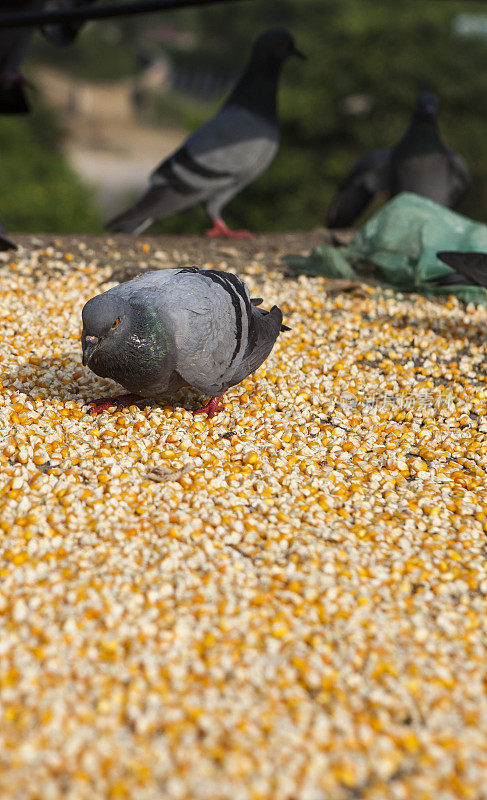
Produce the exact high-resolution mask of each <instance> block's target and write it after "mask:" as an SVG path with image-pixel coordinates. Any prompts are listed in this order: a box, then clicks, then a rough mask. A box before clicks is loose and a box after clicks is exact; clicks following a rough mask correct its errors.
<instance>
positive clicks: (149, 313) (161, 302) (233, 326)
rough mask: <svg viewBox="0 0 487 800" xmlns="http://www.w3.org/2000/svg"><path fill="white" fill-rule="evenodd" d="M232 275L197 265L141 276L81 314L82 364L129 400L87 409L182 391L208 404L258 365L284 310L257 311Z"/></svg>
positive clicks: (211, 408) (213, 407)
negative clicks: (190, 390) (204, 398)
mask: <svg viewBox="0 0 487 800" xmlns="http://www.w3.org/2000/svg"><path fill="white" fill-rule="evenodd" d="M260 302H261V301H260V299H258V300H254V301H251V299H250V297H249V293H248V290H247V287H246V286H245V284H244V282H243V281H242V280H240V278H238V277H237V276H236V275H233V274H232V273H230V272H221V271H219V270H200V269H198V267H185V268H183V269H167V270H160V271H156V272H150V273H148V274H146V275H141V276H139V277H138V278H135V279H134V280H132V281H128V282H127V283H122V284H120V285H119V286H115V287H114V288H113V289H109V290H108V291H107V292H105V293H104V294H100V295H97V296H96V297H93V298H92V299H91V300H89V301H88V302H87V303H86V305H85V306H84V308H83V331H82V334H81V343H82V348H83V364H84V365H87V366H88V367H89V368H90V369H91V370H92V371H93V372H94V373H95V374H96V375H100V376H101V377H103V378H111V379H112V380H114V381H117V382H118V383H120V384H122V386H124V387H125V388H126V389H128V391H129V392H130V394H128V395H122V396H121V397H108V398H102V399H101V400H98V401H96V402H95V403H94V404H93V411H103V410H105V409H107V408H109V407H110V406H114V405H115V406H116V407H117V408H124V407H126V406H130V405H132V404H141V402H142V401H141V398H144V397H160V396H161V395H166V394H169V393H172V392H173V391H175V390H176V389H178V388H180V387H182V386H185V385H186V386H188V385H189V386H193V387H195V388H196V389H198V390H199V391H201V392H204V393H205V394H207V395H211V400H210V401H209V402H208V404H207V405H206V406H204V408H201V409H199V410H198V412H195V413H200V412H205V413H207V414H208V417H209V418H211V417H213V416H214V414H215V413H216V412H217V411H218V410H219V407H218V404H219V400H220V398H221V396H222V395H223V393H224V392H226V390H227V389H228V388H229V387H230V386H235V384H237V383H239V382H240V381H242V380H243V379H244V378H246V377H247V376H248V375H250V374H251V373H252V372H255V370H256V369H257V368H258V367H260V365H261V364H262V362H263V361H265V359H266V358H267V356H268V355H269V353H270V352H271V350H272V348H273V346H274V343H275V341H276V339H277V337H278V336H279V332H280V331H281V330H289V328H286V327H285V326H283V325H282V312H281V310H280V309H279V308H278V307H277V306H273V307H272V308H271V310H270V311H263V310H261V309H259V308H257V305H259V304H260Z"/></svg>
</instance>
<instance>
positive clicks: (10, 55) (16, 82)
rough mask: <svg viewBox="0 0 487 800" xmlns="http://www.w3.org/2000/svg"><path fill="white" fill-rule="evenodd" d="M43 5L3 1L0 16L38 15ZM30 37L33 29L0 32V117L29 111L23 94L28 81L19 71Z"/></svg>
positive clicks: (41, 1) (40, 1) (24, 0)
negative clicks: (12, 14) (31, 13)
mask: <svg viewBox="0 0 487 800" xmlns="http://www.w3.org/2000/svg"><path fill="white" fill-rule="evenodd" d="M43 5H44V0H16V2H12V0H7V2H4V3H3V4H2V12H12V13H14V12H19V11H25V12H27V11H40V10H42V7H43ZM33 33H34V28H0V114H25V113H26V112H28V111H29V103H28V101H27V97H26V94H25V91H24V86H25V85H28V81H27V79H26V78H25V77H24V76H23V75H22V74H21V73H20V72H19V68H20V64H21V62H22V60H23V58H24V56H25V52H26V50H27V47H28V45H29V42H30V40H31V37H32V35H33Z"/></svg>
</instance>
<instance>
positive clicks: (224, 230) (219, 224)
mask: <svg viewBox="0 0 487 800" xmlns="http://www.w3.org/2000/svg"><path fill="white" fill-rule="evenodd" d="M212 222H213V227H212V228H210V229H209V230H207V231H206V235H207V236H209V237H210V238H211V239H214V238H215V237H216V236H226V237H227V239H253V238H254V235H253V234H252V233H251V232H250V231H245V230H242V231H232V230H230V228H228V227H227V225H225V223H224V222H223V220H222V219H213V220H212Z"/></svg>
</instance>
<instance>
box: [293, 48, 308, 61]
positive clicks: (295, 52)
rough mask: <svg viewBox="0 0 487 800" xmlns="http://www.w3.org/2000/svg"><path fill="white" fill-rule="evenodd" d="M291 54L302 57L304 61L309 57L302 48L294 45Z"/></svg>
mask: <svg viewBox="0 0 487 800" xmlns="http://www.w3.org/2000/svg"><path fill="white" fill-rule="evenodd" d="M291 55H292V56H297V57H298V58H302V59H303V61H306V60H307V58H308V56H305V55H304V53H302V52H301V50H298V48H297V47H293V49H292V50H291Z"/></svg>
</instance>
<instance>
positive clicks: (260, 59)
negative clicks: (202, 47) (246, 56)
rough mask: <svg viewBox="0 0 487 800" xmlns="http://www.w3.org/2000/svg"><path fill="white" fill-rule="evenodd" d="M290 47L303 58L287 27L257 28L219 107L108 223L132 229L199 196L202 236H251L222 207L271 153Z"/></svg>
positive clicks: (124, 230) (187, 205)
mask: <svg viewBox="0 0 487 800" xmlns="http://www.w3.org/2000/svg"><path fill="white" fill-rule="evenodd" d="M291 55H294V56H298V57H300V58H305V56H304V55H303V53H301V52H300V51H299V50H298V49H297V48H296V46H295V44H294V41H293V38H292V36H291V35H290V33H289V32H288V31H286V30H282V29H280V28H277V29H272V30H268V31H266V32H265V33H263V34H262V35H261V36H260V37H259V38H258V39H257V41H256V42H255V44H254V47H253V50H252V54H251V57H250V61H249V63H248V65H247V67H246V69H245V71H244V73H243V75H242V76H241V78H240V79H239V80H238V82H237V84H236V86H235V88H234V89H233V91H232V92H231V94H230V96H229V98H228V100H227V101H226V102H225V104H224V105H223V107H222V108H221V110H220V111H219V112H218V113H217V114H216V115H215V116H214V117H213V118H212V119H210V120H208V122H206V123H205V124H204V125H202V126H201V127H200V128H198V129H197V130H196V131H195V132H194V133H193V134H192V135H191V136H190V137H189V138H188V139H187V140H186V141H185V142H184V143H183V145H182V146H181V147H180V148H179V149H178V150H177V151H176V152H175V153H173V154H172V155H171V156H169V157H168V158H167V159H166V160H165V161H163V162H162V163H161V164H160V165H159V166H158V167H157V168H156V169H155V170H154V172H152V174H151V176H150V186H149V188H148V189H147V191H146V193H145V194H144V196H143V197H142V199H141V200H139V202H138V203H135V205H133V206H132V207H131V208H129V209H128V211H125V212H124V213H123V214H120V215H119V216H117V217H115V218H114V219H112V220H110V222H108V223H107V228H108V229H109V230H112V231H119V232H121V233H131V234H134V235H138V234H139V233H141V232H142V231H144V230H145V229H146V228H148V227H149V225H152V223H153V222H154V221H155V220H157V219H163V218H164V217H169V216H171V215H172V214H176V213H177V212H179V211H185V210H186V209H188V208H192V206H195V205H197V204H198V203H203V205H204V207H205V210H206V212H207V214H208V217H209V218H210V221H211V222H212V223H213V227H212V229H211V230H209V231H207V234H208V236H230V237H234V238H252V234H251V233H250V232H249V231H235V230H234V231H232V230H230V229H229V228H228V227H227V226H226V224H225V223H224V221H223V219H222V218H221V212H222V209H223V207H224V206H225V205H226V204H227V203H228V202H229V201H230V200H231V199H232V197H234V196H235V195H236V194H238V192H240V191H241V190H242V189H243V188H244V186H247V184H249V183H251V182H252V181H253V180H255V179H256V178H257V177H258V176H259V175H260V174H261V173H262V172H264V170H265V169H266V168H267V167H268V166H269V164H270V163H271V161H272V159H273V158H274V156H275V155H276V152H277V149H278V143H279V123H278V118H277V89H278V84H279V78H280V75H281V70H282V67H283V64H284V62H285V61H286V59H287V58H288V57H289V56H291Z"/></svg>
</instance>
